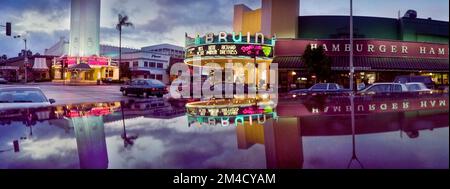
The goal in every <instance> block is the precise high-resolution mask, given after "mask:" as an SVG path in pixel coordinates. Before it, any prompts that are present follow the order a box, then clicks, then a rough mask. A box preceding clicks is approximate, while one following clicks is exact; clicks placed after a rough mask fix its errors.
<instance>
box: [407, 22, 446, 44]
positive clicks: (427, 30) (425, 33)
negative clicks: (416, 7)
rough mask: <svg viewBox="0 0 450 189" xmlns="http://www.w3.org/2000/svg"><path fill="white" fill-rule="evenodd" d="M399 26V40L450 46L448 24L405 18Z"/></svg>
mask: <svg viewBox="0 0 450 189" xmlns="http://www.w3.org/2000/svg"><path fill="white" fill-rule="evenodd" d="M399 25H400V32H401V35H400V37H399V40H404V41H417V42H432V43H446V44H448V39H449V38H448V35H449V34H448V32H449V29H448V22H444V21H437V20H431V19H420V18H415V19H413V18H405V17H404V18H401V19H399Z"/></svg>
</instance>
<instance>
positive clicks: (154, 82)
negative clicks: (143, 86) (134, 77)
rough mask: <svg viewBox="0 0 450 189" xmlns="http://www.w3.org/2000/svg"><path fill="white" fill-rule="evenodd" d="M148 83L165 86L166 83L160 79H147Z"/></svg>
mask: <svg viewBox="0 0 450 189" xmlns="http://www.w3.org/2000/svg"><path fill="white" fill-rule="evenodd" d="M147 83H148V84H150V85H158V86H164V83H162V82H161V81H158V80H147Z"/></svg>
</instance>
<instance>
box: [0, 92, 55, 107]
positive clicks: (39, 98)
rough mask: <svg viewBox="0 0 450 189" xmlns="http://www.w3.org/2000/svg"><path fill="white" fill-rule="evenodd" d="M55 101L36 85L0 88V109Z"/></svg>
mask: <svg viewBox="0 0 450 189" xmlns="http://www.w3.org/2000/svg"><path fill="white" fill-rule="evenodd" d="M53 103H55V100H54V99H48V98H47V97H46V96H45V95H44V93H43V92H42V90H41V89H40V88H37V87H4V88H0V109H14V108H35V107H42V106H49V105H51V104H53Z"/></svg>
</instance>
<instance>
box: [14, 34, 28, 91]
mask: <svg viewBox="0 0 450 189" xmlns="http://www.w3.org/2000/svg"><path fill="white" fill-rule="evenodd" d="M14 38H16V39H18V38H22V40H23V42H24V43H25V53H24V56H25V60H24V65H25V66H24V67H25V83H27V82H28V50H27V37H26V36H21V35H16V36H14Z"/></svg>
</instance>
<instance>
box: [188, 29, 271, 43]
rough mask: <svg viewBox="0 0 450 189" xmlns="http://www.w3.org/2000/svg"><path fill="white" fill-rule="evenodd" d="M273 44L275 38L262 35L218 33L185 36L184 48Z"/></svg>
mask: <svg viewBox="0 0 450 189" xmlns="http://www.w3.org/2000/svg"><path fill="white" fill-rule="evenodd" d="M274 42H275V36H273V37H267V36H265V35H264V34H262V33H254V34H252V33H250V32H247V33H244V34H243V33H242V32H239V33H236V32H232V33H227V32H219V33H218V34H215V33H207V34H206V35H205V36H203V37H200V36H197V37H189V36H187V34H186V47H191V46H198V45H209V44H223V43H234V44H260V45H274Z"/></svg>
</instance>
